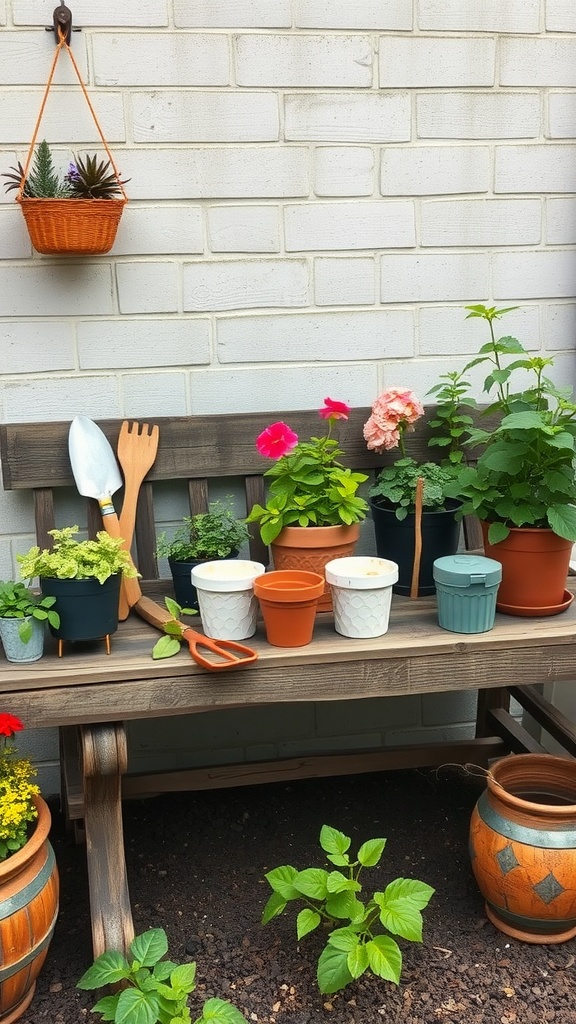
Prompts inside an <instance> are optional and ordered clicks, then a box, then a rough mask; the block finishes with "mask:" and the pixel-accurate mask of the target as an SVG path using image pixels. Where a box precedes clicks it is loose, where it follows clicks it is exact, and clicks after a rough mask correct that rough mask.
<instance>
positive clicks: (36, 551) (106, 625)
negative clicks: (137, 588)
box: [16, 526, 136, 641]
mask: <svg viewBox="0 0 576 1024" xmlns="http://www.w3.org/2000/svg"><path fill="white" fill-rule="evenodd" d="M49 532H50V534H51V536H52V537H53V538H54V545H53V547H52V548H51V549H47V548H45V549H44V550H40V548H39V547H38V546H36V545H35V546H34V547H32V548H30V550H29V551H28V552H27V553H26V554H25V555H17V556H16V557H17V560H18V562H19V563H20V573H21V575H22V577H23V579H33V578H34V577H36V576H38V578H39V580H40V589H41V591H42V593H43V594H44V596H51V597H54V598H55V599H56V600H55V609H56V611H57V612H58V614H59V616H60V624H59V625H58V626H54V625H53V624H52V623H50V622H49V627H50V632H51V633H52V635H53V636H55V637H56V638H57V639H58V640H67V641H74V640H95V639H98V638H100V637H109V636H110V634H111V633H114V632H115V631H116V630H117V629H118V599H119V595H120V577H121V575H122V574H124V575H126V576H135V575H136V570H135V569H134V567H133V566H132V564H131V562H130V556H129V554H128V552H127V551H124V549H123V548H122V543H123V541H122V539H121V538H116V537H109V536H108V534H107V533H105V532H104V531H101V532H100V533H97V534H96V538H95V540H81V541H78V540H76V534H77V533H78V532H79V527H78V526H66V527H64V529H62V530H50V531H49Z"/></svg>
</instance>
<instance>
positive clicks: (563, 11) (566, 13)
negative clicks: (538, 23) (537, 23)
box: [546, 0, 576, 32]
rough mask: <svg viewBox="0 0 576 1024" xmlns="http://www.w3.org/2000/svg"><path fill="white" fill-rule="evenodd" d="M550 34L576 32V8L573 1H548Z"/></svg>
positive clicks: (547, 14)
mask: <svg viewBox="0 0 576 1024" xmlns="http://www.w3.org/2000/svg"><path fill="white" fill-rule="evenodd" d="M546 28H547V30H548V32H576V8H575V7H574V4H573V3H572V0H547V3H546Z"/></svg>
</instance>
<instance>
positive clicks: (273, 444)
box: [256, 421, 298, 459]
mask: <svg viewBox="0 0 576 1024" xmlns="http://www.w3.org/2000/svg"><path fill="white" fill-rule="evenodd" d="M297 444H298V434H295V433H294V431H293V430H291V429H290V427H289V426H288V424H287V423H282V422H281V421H278V423H271V424H270V426H269V427H266V430H263V431H262V433H261V434H260V435H259V436H258V437H257V438H256V447H257V449H258V451H259V452H260V455H264V456H265V457H266V458H267V459H280V458H282V456H283V455H288V452H291V451H292V449H293V448H295V447H296V445H297Z"/></svg>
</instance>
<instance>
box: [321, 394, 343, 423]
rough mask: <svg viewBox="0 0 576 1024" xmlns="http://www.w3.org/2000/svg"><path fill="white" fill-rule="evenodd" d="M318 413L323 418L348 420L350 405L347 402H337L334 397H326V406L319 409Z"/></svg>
mask: <svg viewBox="0 0 576 1024" xmlns="http://www.w3.org/2000/svg"><path fill="white" fill-rule="evenodd" d="M318 415H319V416H320V417H321V419H323V420H347V419H348V417H349V415H350V406H349V405H346V402H336V401H335V400H334V399H333V398H325V399H324V408H323V409H319V410H318Z"/></svg>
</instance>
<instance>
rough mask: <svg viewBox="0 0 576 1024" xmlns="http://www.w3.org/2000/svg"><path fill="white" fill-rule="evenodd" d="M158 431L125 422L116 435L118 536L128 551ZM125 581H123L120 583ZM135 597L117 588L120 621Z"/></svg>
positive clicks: (134, 600)
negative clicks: (120, 478) (120, 490)
mask: <svg viewBox="0 0 576 1024" xmlns="http://www.w3.org/2000/svg"><path fill="white" fill-rule="evenodd" d="M159 434H160V431H159V429H158V427H157V426H152V427H150V426H149V424H148V423H143V424H142V429H141V430H140V424H139V423H136V422H133V423H129V422H128V420H124V422H123V424H122V427H121V428H120V434H119V436H118V449H117V451H118V461H119V463H120V465H121V466H122V472H123V474H124V503H123V505H122V512H121V515H120V536H121V537H123V539H124V545H123V546H124V547H125V548H126V550H127V551H130V548H131V547H132V538H133V536H134V526H135V523H136V506H137V502H138V494H139V492H140V485H141V484H142V481H143V480H144V477H145V476H146V474H147V472H148V470H149V469H150V468H151V467H152V466H153V464H154V460H155V458H156V452H157V451H158V439H159ZM123 582H124V581H123ZM136 600H137V597H134V592H133V591H132V592H130V591H128V592H127V591H126V588H125V587H123V586H121V588H120V608H119V618H120V619H125V618H127V616H128V613H129V611H130V608H131V606H132V605H133V604H135V602H136Z"/></svg>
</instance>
